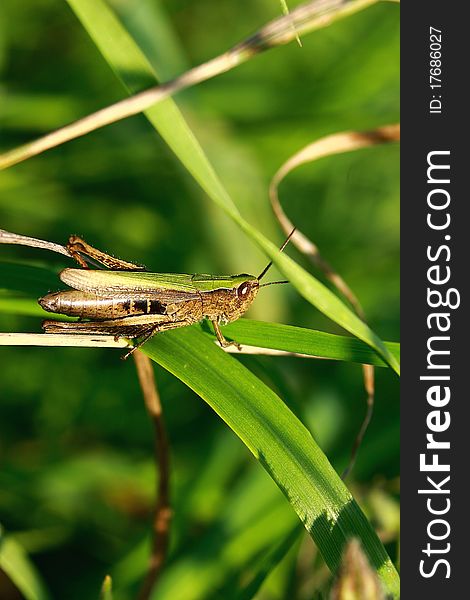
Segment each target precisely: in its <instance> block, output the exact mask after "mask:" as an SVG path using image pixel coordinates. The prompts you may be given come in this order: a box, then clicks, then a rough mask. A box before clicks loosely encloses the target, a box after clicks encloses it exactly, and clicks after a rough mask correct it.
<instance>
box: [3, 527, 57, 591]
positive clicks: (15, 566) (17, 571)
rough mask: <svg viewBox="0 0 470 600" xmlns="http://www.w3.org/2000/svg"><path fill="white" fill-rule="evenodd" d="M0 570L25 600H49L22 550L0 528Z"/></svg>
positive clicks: (32, 566)
mask: <svg viewBox="0 0 470 600" xmlns="http://www.w3.org/2000/svg"><path fill="white" fill-rule="evenodd" d="M0 569H1V570H2V571H3V572H4V573H5V574H6V575H7V576H8V577H9V578H10V579H11V581H12V582H13V583H14V584H15V586H16V587H17V588H18V590H19V591H20V592H21V594H22V597H23V598H24V599H25V600H49V598H50V596H49V594H48V592H47V590H46V588H45V586H44V584H43V582H42V581H41V579H40V576H39V574H38V573H37V572H36V569H35V567H34V565H33V564H32V563H31V562H30V560H29V558H28V556H27V554H26V552H25V551H24V550H23V548H22V547H21V546H20V545H19V544H18V543H17V542H16V541H15V540H14V539H13V538H12V537H7V536H5V535H4V534H3V532H2V530H1V528H0Z"/></svg>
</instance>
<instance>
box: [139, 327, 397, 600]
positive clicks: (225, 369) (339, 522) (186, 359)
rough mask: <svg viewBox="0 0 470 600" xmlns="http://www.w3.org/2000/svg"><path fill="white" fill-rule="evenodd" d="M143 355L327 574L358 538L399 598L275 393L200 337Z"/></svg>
mask: <svg viewBox="0 0 470 600" xmlns="http://www.w3.org/2000/svg"><path fill="white" fill-rule="evenodd" d="M143 352H145V353H146V354H147V355H148V356H149V357H150V358H152V360H155V361H156V362H158V363H159V364H160V365H161V366H162V367H164V368H165V369H167V370H168V371H169V372H170V373H172V374H173V375H175V376H176V377H178V378H179V379H181V381H183V382H184V383H185V384H186V385H188V387H190V388H191V389H192V390H194V391H195V392H196V393H197V394H198V395H199V396H201V398H203V399H204V400H205V401H206V402H207V403H208V404H209V405H210V406H211V407H212V408H213V409H214V411H215V412H216V413H217V414H218V415H219V416H220V417H221V418H222V419H223V420H224V421H225V422H226V423H227V424H228V425H229V427H230V428H231V429H232V430H233V431H234V432H235V433H236V434H237V435H238V437H239V438H240V439H241V440H242V441H243V443H244V444H245V445H246V446H247V447H248V449H249V450H250V451H251V452H252V453H253V455H254V456H255V457H256V458H257V460H259V461H260V463H261V465H262V466H263V467H264V468H265V469H266V471H267V472H268V473H269V475H270V476H271V477H272V478H273V480H274V481H275V482H276V484H277V485H278V486H279V488H280V489H281V490H282V491H283V493H284V494H285V495H286V497H287V498H288V500H289V502H290V503H291V505H292V507H293V508H294V510H295V511H296V512H297V514H298V516H299V518H300V519H301V521H302V523H303V524H304V526H305V528H306V529H307V531H309V533H310V535H311V536H312V538H313V539H314V541H315V542H316V544H317V546H318V548H319V550H320V552H321V553H322V555H323V557H324V559H325V562H326V563H327V564H328V566H329V567H330V569H332V571H336V569H337V567H338V566H339V564H340V561H341V551H342V548H343V547H344V544H345V543H346V541H347V540H348V539H349V538H350V537H357V538H359V539H360V540H361V544H362V545H363V547H364V549H365V552H366V555H367V556H368V559H369V561H370V562H371V564H372V565H373V566H374V569H375V570H376V571H377V573H378V575H379V577H380V578H381V580H382V583H383V584H384V586H385V588H386V589H387V591H388V592H389V593H390V594H392V595H393V596H394V597H397V596H398V575H397V573H396V571H395V568H394V567H393V564H392V563H391V561H390V559H389V558H388V556H387V554H386V552H385V549H384V548H383V546H382V544H381V542H380V540H379V539H378V537H377V535H376V534H375V532H374V530H373V529H372V527H371V525H370V523H369V522H368V521H367V519H366V517H365V516H364V514H363V513H362V511H361V510H360V508H359V506H358V505H357V504H356V502H355V500H354V499H353V497H352V496H351V494H350V492H349V491H348V489H347V488H346V487H345V485H344V483H343V482H342V481H341V479H340V478H339V476H338V475H337V473H336V472H335V471H334V469H333V468H332V466H331V465H330V463H329V462H328V460H327V458H326V456H325V455H324V454H323V453H322V452H321V450H320V449H319V447H318V446H317V445H316V443H315V442H314V440H313V438H312V436H311V435H310V433H309V432H308V430H307V429H306V428H305V427H304V425H302V423H301V422H300V421H299V420H298V419H297V417H295V415H294V414H293V413H292V412H291V411H290V410H289V409H288V407H287V406H286V405H285V404H284V403H283V402H282V400H281V399H280V398H279V397H278V396H277V395H276V394H275V393H274V392H272V391H271V390H270V389H269V388H268V387H267V386H265V385H264V384H263V383H262V382H260V380H259V379H258V378H257V377H256V376H254V375H253V374H252V373H251V372H250V371H249V370H248V369H246V368H245V367H244V366H243V365H241V364H240V362H239V361H237V360H234V359H233V358H232V357H231V356H229V355H227V354H226V353H223V352H221V351H220V349H219V348H217V347H216V346H215V344H211V343H209V342H208V340H207V339H206V338H205V336H204V335H203V334H202V333H201V332H199V331H192V332H190V331H188V330H185V329H181V330H175V331H173V332H172V335H167V334H165V333H164V334H160V335H159V336H158V339H155V338H154V339H153V340H150V342H148V343H147V344H146V345H145V346H144V347H143Z"/></svg>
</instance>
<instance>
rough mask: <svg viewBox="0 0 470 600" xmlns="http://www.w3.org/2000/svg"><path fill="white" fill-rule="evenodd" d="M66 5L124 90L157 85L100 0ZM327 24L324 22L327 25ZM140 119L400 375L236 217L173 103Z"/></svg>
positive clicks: (355, 321)
mask: <svg viewBox="0 0 470 600" xmlns="http://www.w3.org/2000/svg"><path fill="white" fill-rule="evenodd" d="M67 1H68V3H69V4H70V6H71V7H72V9H73V10H74V11H75V13H76V14H77V16H78V17H79V19H80V20H81V22H82V24H83V26H84V27H85V29H86V30H87V31H88V32H89V34H90V35H91V37H92V38H93V40H94V42H95V43H96V45H97V46H98V48H99V49H100V51H101V53H102V54H103V56H104V57H105V58H106V60H107V61H108V63H109V64H110V65H111V67H112V68H113V69H114V71H115V72H116V74H117V75H118V77H119V78H120V79H121V81H123V82H124V84H125V85H126V86H127V87H128V89H129V90H131V91H137V90H139V89H143V88H145V87H148V86H150V85H152V84H153V85H154V84H155V83H156V77H155V74H154V73H153V70H152V67H151V66H150V63H149V62H148V61H147V59H146V58H145V57H144V55H143V54H142V52H141V51H140V49H139V48H138V46H137V45H136V44H135V43H134V41H133V40H132V38H131V37H130V36H129V34H128V33H127V31H126V30H125V29H124V28H123V27H122V25H121V24H120V23H119V21H118V20H117V19H116V17H115V16H114V14H113V13H112V12H111V11H110V10H109V9H108V7H107V6H106V5H105V4H104V2H102V0H67ZM351 4H353V3H351ZM367 4H368V3H365V6H366V5H367ZM333 20H334V19H333ZM329 22H331V21H328V20H327V21H326V24H328V23H329ZM145 114H146V116H147V118H148V119H149V120H150V122H151V123H152V125H153V126H154V127H155V129H157V131H159V132H160V133H161V135H162V136H163V137H164V138H165V140H166V141H167V143H168V144H169V145H170V147H171V148H172V149H173V151H174V152H175V154H176V155H177V156H178V158H179V159H180V160H181V162H182V163H183V164H184V165H185V167H186V168H187V169H188V171H189V172H190V173H191V174H192V175H193V176H194V177H195V179H196V180H197V181H198V182H199V184H200V185H201V186H202V188H203V189H204V190H205V191H206V192H207V194H208V195H209V197H210V198H211V199H212V200H213V201H214V202H215V203H216V204H217V205H218V206H219V207H220V208H222V210H223V211H224V212H225V213H226V214H227V215H228V216H229V217H230V218H231V219H232V220H233V221H234V222H235V223H236V224H237V225H238V226H239V227H240V228H241V229H242V230H243V231H244V232H245V233H246V234H247V235H248V236H249V237H250V238H251V239H252V240H253V241H254V242H255V243H256V244H257V245H258V246H259V247H260V248H261V249H262V250H263V251H264V252H265V253H266V254H267V255H268V256H269V257H270V258H271V259H272V260H273V262H274V264H275V265H276V266H277V267H278V268H279V270H280V271H281V272H282V273H283V274H284V275H285V276H286V277H287V278H288V279H289V281H290V282H291V283H292V285H294V286H295V287H296V288H297V290H298V291H299V292H300V294H302V296H303V297H304V298H305V299H306V300H308V301H309V302H310V303H311V304H312V305H313V306H315V307H317V308H318V309H319V310H320V311H321V312H323V313H324V314H325V315H326V316H328V317H329V318H330V319H332V320H333V321H334V322H336V323H338V324H339V325H341V326H342V327H343V328H344V329H346V330H347V331H349V332H350V333H352V334H353V335H355V336H356V337H358V338H359V339H361V340H362V341H364V342H365V343H366V344H369V345H370V346H371V347H372V348H374V349H375V350H376V352H377V353H378V354H379V355H380V356H381V357H382V358H383V359H384V360H385V362H386V363H387V364H389V365H390V366H391V367H392V369H393V370H394V371H395V372H396V373H399V371H400V366H399V363H398V361H397V360H396V358H395V357H394V356H393V355H392V354H391V353H390V352H389V350H388V348H387V347H386V346H385V345H384V343H383V342H382V341H381V339H380V338H379V337H378V336H377V335H376V334H375V333H374V332H373V331H372V330H371V329H370V328H369V327H368V325H366V324H365V323H364V322H363V321H361V319H359V317H357V316H356V315H355V313H354V312H353V311H352V310H351V309H349V308H348V307H347V306H346V305H345V304H344V303H343V302H342V301H341V300H340V299H339V298H338V297H337V296H336V295H335V294H334V293H333V292H331V291H330V290H329V289H328V288H327V287H326V286H325V285H323V284H322V283H320V282H319V281H318V280H317V279H316V278H315V277H313V276H312V275H310V274H309V273H308V272H307V271H305V270H304V269H302V267H300V266H299V265H298V264H296V263H295V262H294V261H293V260H291V259H290V258H289V257H288V256H286V255H284V254H280V253H279V251H278V248H277V247H276V246H275V245H274V244H272V243H271V242H270V241H269V240H268V239H267V238H266V237H265V236H263V235H262V234H261V233H260V232H259V231H258V230H257V229H256V228H254V227H253V226H251V225H250V224H249V223H248V222H247V221H246V220H245V219H243V217H241V216H240V214H239V212H238V210H237V208H236V207H235V205H234V203H233V201H232V200H231V199H230V196H229V195H228V193H227V192H226V190H225V188H224V187H223V186H222V184H221V183H220V180H219V179H218V177H217V176H216V175H215V173H214V171H213V169H212V167H211V166H210V164H209V162H208V161H207V159H206V158H205V155H204V154H203V151H202V149H201V148H200V146H199V144H198V143H197V142H196V140H195V138H194V136H193V134H192V132H191V130H190V129H189V127H188V126H187V125H186V123H185V121H184V119H183V117H182V116H181V114H180V113H179V112H178V111H177V109H176V106H175V104H174V103H173V101H172V100H165V101H164V102H163V103H160V104H157V105H155V106H153V107H152V108H150V109H149V110H148V111H146V112H145Z"/></svg>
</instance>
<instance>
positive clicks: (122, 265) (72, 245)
mask: <svg viewBox="0 0 470 600" xmlns="http://www.w3.org/2000/svg"><path fill="white" fill-rule="evenodd" d="M67 250H68V251H69V253H70V255H71V256H72V258H73V259H74V260H76V261H77V262H78V264H79V265H80V266H81V267H84V268H85V269H88V263H87V261H86V260H85V259H84V258H83V257H84V256H85V257H88V258H89V259H91V260H92V261H96V262H98V263H100V264H101V265H104V266H105V267H108V269H111V270H114V271H145V267H143V266H142V265H138V264H136V263H131V262H127V261H125V260H121V259H119V258H115V257H114V256H111V255H110V254H106V252H102V251H101V250H98V249H97V248H94V247H93V246H90V244H88V243H87V242H85V240H82V238H81V237H78V235H71V236H70V237H69V241H68V243H67Z"/></svg>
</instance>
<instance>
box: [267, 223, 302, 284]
mask: <svg viewBox="0 0 470 600" xmlns="http://www.w3.org/2000/svg"><path fill="white" fill-rule="evenodd" d="M296 229H297V227H294V229H293V230H292V231H291V232H290V233H289V235H288V236H287V238H286V241H285V242H284V243H283V244H282V246H281V247H280V248H279V252H282V251H283V250H284V248H285V247H286V246H287V244H288V243H289V242H290V239H291V237H292V236H293V235H294V232H295V230H296ZM272 264H273V261H272V260H270V261H269V262H268V264H267V265H266V267H265V268H264V269H263V270H262V271H261V274H260V275H259V277H258V281H260V280H261V279H262V278H263V277H264V276H265V275H266V273H267V272H268V271H269V269H270V268H271V266H272ZM273 283H288V282H286V281H273ZM264 285H270V284H268V283H265V284H264ZM260 287H261V286H260Z"/></svg>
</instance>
